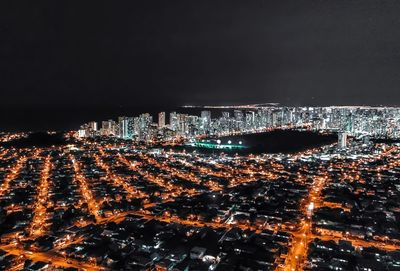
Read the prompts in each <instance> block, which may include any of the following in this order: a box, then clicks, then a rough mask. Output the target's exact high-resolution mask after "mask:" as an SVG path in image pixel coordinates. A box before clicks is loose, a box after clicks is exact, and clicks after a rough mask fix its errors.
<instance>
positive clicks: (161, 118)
mask: <svg viewBox="0 0 400 271" xmlns="http://www.w3.org/2000/svg"><path fill="white" fill-rule="evenodd" d="M164 127H165V112H160V113H158V128H164Z"/></svg>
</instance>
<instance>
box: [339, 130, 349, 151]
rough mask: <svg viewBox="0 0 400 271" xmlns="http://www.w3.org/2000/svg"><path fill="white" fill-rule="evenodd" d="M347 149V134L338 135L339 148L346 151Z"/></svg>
mask: <svg viewBox="0 0 400 271" xmlns="http://www.w3.org/2000/svg"><path fill="white" fill-rule="evenodd" d="M346 147H347V133H344V132H343V133H339V134H338V148H339V149H345V148H346Z"/></svg>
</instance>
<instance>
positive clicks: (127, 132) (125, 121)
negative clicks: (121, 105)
mask: <svg viewBox="0 0 400 271" xmlns="http://www.w3.org/2000/svg"><path fill="white" fill-rule="evenodd" d="M118 124H119V137H120V138H123V139H132V137H133V131H134V126H133V118H132V117H119V118H118Z"/></svg>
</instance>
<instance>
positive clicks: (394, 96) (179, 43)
mask: <svg viewBox="0 0 400 271" xmlns="http://www.w3.org/2000/svg"><path fill="white" fill-rule="evenodd" d="M399 86H400V1H398V0H392V1H385V0H376V1H371V0H358V1H351V0H343V1H340V0H319V1H313V0H308V1H302V0H290V1H286V0H279V1H256V0H254V1H253V0H252V1H243V0H242V1H218V0H212V1H205V0H202V1H189V0H184V1H165V0H164V1H152V0H145V1H107V2H103V1H39V2H38V1H1V3H0V94H1V99H0V113H1V114H0V130H24V129H39V130H40V129H50V128H52V129H70V128H77V127H76V125H79V124H80V123H81V122H85V121H88V120H91V119H102V118H109V117H115V116H116V115H118V114H119V113H121V112H123V113H128V114H129V113H131V114H132V115H134V114H137V113H138V112H140V111H141V110H150V109H149V108H151V110H156V108H157V109H158V108H160V109H163V108H165V109H168V108H171V107H174V106H178V105H182V104H232V103H234V104H243V103H262V102H279V103H282V104H288V105H330V104H371V105H377V104H387V105H396V104H400V102H399V98H400V91H399Z"/></svg>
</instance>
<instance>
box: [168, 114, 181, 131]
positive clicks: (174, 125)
mask: <svg viewBox="0 0 400 271" xmlns="http://www.w3.org/2000/svg"><path fill="white" fill-rule="evenodd" d="M178 125H179V124H178V114H177V113H176V112H171V113H169V127H170V128H171V130H173V131H176V130H177V129H178Z"/></svg>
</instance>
